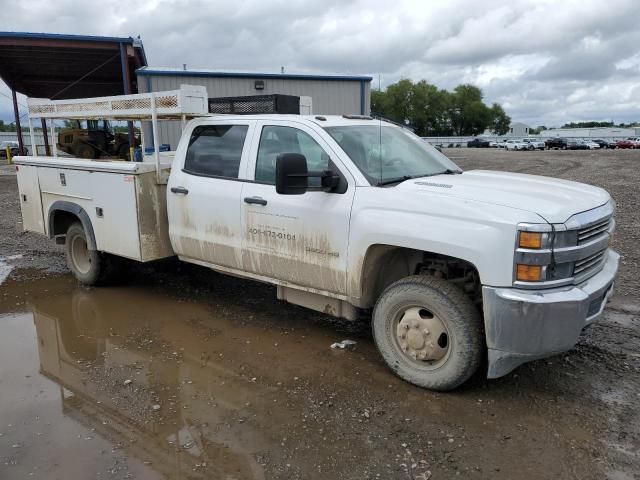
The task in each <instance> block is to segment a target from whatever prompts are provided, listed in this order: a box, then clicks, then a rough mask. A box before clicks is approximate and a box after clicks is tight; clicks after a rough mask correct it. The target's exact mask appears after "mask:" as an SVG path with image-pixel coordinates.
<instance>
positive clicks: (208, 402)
mask: <svg viewBox="0 0 640 480" xmlns="http://www.w3.org/2000/svg"><path fill="white" fill-rule="evenodd" d="M140 297H141V295H140V293H135V292H129V293H127V292H126V291H120V292H118V295H117V296H115V295H114V293H113V291H112V290H95V291H87V290H82V289H78V290H75V291H74V292H73V293H72V295H71V296H66V295H61V296H58V297H56V298H53V299H52V298H51V297H49V298H47V299H46V300H44V299H43V300H37V301H32V302H31V309H32V311H33V315H34V321H35V325H36V330H37V335H38V349H39V356H40V370H41V373H42V374H43V375H45V376H46V377H48V378H49V379H51V380H53V381H54V382H56V383H57V384H59V385H60V387H61V388H60V392H61V396H62V406H63V411H64V413H65V414H66V415H67V416H69V417H71V418H74V419H75V420H76V421H78V422H80V423H81V424H83V425H84V426H86V427H87V428H91V429H95V431H96V432H97V433H99V434H100V435H101V436H103V437H104V438H106V439H108V440H109V441H111V442H112V443H113V444H114V445H116V446H119V447H122V448H125V449H126V450H127V451H128V452H129V453H130V454H131V455H133V456H135V457H137V458H139V459H140V460H141V461H143V462H145V463H146V464H150V465H151V466H152V468H154V469H155V470H157V471H158V472H159V473H161V474H163V475H164V476H166V477H167V478H229V479H245V478H251V479H253V478H264V476H265V475H264V470H263V466H262V465H261V464H260V463H259V461H258V460H259V459H260V458H261V457H260V455H259V452H260V451H261V450H263V449H264V448H265V447H266V444H265V439H264V438H263V436H262V435H261V433H260V432H259V431H256V430H255V429H254V427H252V426H250V423H251V422H249V421H248V417H250V416H253V414H260V415H262V414H264V413H265V412H260V411H256V408H255V407H252V404H251V402H252V401H254V400H256V399H267V398H268V397H269V392H268V391H267V390H266V389H265V388H261V387H260V386H259V385H258V384H256V383H255V382H252V381H251V379H247V378H244V377H243V376H241V375H239V374H238V373H236V372H234V371H231V370H229V369H227V368H225V367H224V366H222V363H214V362H212V361H211V359H210V354H207V353H206V352H211V351H212V347H213V349H215V348H216V347H217V345H216V344H215V343H216V342H211V339H212V338H213V337H215V336H216V333H217V332H216V331H215V330H213V329H210V328H208V327H206V326H205V325H202V324H200V323H198V315H202V313H203V311H200V310H203V309H200V308H199V307H194V306H189V305H184V304H177V307H176V305H174V306H173V307H172V306H171V304H175V301H174V300H171V299H167V300H165V301H162V299H159V298H156V299H155V305H154V307H153V308H151V309H150V308H149V305H148V303H149V300H148V299H147V300H146V302H145V303H144V304H143V303H140V300H141V298H140ZM177 310H180V311H181V313H182V315H181V316H179V317H178V316H174V317H173V319H172V318H171V317H172V314H174V313H176V311H177ZM185 313H186V314H187V315H190V317H189V318H191V320H190V322H191V323H193V324H194V326H195V328H189V326H185V325H184V323H181V321H180V320H177V319H178V318H184V314H185ZM172 335H174V337H172ZM175 335H179V336H180V339H179V341H180V342H179V343H180V344H181V345H182V347H177V346H176V345H175V344H174V343H173V340H175ZM169 339H171V340H169ZM187 347H188V348H187ZM219 355H220V356H222V353H221V354H219ZM264 405H265V403H264V401H262V402H261V401H259V402H258V405H257V410H260V409H261V408H263V407H264ZM267 418H269V417H268V416H267ZM245 421H246V422H245ZM257 459H258V460H257Z"/></svg>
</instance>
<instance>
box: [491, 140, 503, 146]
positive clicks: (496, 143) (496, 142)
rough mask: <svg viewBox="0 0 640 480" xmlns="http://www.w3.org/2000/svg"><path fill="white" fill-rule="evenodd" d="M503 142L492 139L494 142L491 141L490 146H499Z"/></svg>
mask: <svg viewBox="0 0 640 480" xmlns="http://www.w3.org/2000/svg"><path fill="white" fill-rule="evenodd" d="M501 143H502V142H498V141H492V142H489V147H491V148H498V147H499V146H500V144H501Z"/></svg>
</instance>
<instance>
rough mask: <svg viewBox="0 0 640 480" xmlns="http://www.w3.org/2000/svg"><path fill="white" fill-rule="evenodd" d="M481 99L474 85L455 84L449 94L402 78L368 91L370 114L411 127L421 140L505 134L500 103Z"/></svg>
mask: <svg viewBox="0 0 640 480" xmlns="http://www.w3.org/2000/svg"><path fill="white" fill-rule="evenodd" d="M482 99H483V94H482V90H480V89H479V88H478V87H476V86H474V85H469V84H462V85H458V86H457V87H456V88H454V89H453V91H452V92H449V91H448V90H444V89H439V88H438V87H436V86H435V85H431V84H430V83H428V82H427V81H425V80H420V81H419V82H416V83H414V82H412V81H411V80H408V79H404V80H400V81H399V82H397V83H394V84H392V85H389V86H388V87H387V88H386V89H385V90H384V91H380V90H376V91H372V92H371V113H372V115H374V116H380V117H384V118H387V119H389V120H392V121H394V122H397V123H401V124H403V125H408V126H411V127H412V128H413V129H414V130H415V132H416V134H417V135H420V136H423V137H428V136H452V135H479V134H481V133H484V132H485V130H489V131H490V132H492V133H493V134H495V135H504V134H505V133H507V132H508V131H509V125H510V123H511V118H510V117H509V115H507V114H506V113H505V111H504V109H503V108H502V106H500V105H499V104H497V103H493V104H492V105H491V106H488V105H486V104H485V103H484V102H483V100H482Z"/></svg>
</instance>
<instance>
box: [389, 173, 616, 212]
mask: <svg viewBox="0 0 640 480" xmlns="http://www.w3.org/2000/svg"><path fill="white" fill-rule="evenodd" d="M397 188H399V189H402V190H413V191H415V192H416V193H421V192H426V191H431V192H434V193H438V194H441V195H450V196H454V197H459V198H461V199H464V200H471V201H476V202H482V203H489V204H494V205H502V206H505V207H511V208H517V209H520V210H526V211H528V212H533V213H536V214H538V215H540V216H541V217H542V218H543V219H544V220H546V221H547V222H549V223H563V222H565V221H567V220H568V219H569V217H571V216H572V215H575V214H576V213H580V212H584V211H586V210H591V209H593V208H596V207H599V206H600V205H604V204H605V203H607V202H608V201H609V199H610V198H611V197H610V195H609V194H608V193H607V192H606V191H605V190H603V189H601V188H598V187H593V186H591V185H585V184H584V183H577V182H571V181H569V180H560V179H557V178H549V177H541V176H538V175H525V174H519V173H507V172H493V171H487V170H471V171H468V172H464V173H463V174H461V175H436V176H433V177H425V178H416V179H413V180H409V181H406V182H403V183H401V184H400V185H398V187H397Z"/></svg>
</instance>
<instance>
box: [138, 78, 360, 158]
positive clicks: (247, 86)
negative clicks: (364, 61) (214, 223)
mask: <svg viewBox="0 0 640 480" xmlns="http://www.w3.org/2000/svg"><path fill="white" fill-rule="evenodd" d="M136 75H137V77H138V82H137V84H138V92H140V93H147V92H159V91H163V90H177V89H179V88H180V85H181V84H187V85H202V86H204V87H206V89H207V93H208V95H209V97H238V96H244V95H265V94H274V93H279V94H284V95H297V96H308V97H311V99H312V109H313V110H312V111H313V114H316V115H343V114H351V115H368V114H369V112H370V111H371V98H370V87H371V77H367V76H358V75H355V76H352V75H307V74H292V73H248V72H220V71H213V70H186V69H171V68H154V67H142V68H139V69H138V70H136ZM180 130H181V129H180V125H179V123H177V122H162V125H161V126H160V132H159V133H160V138H162V139H163V141H168V142H169V144H170V146H171V149H175V148H176V147H177V144H178V140H179V138H180ZM165 139H166V140H165Z"/></svg>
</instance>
